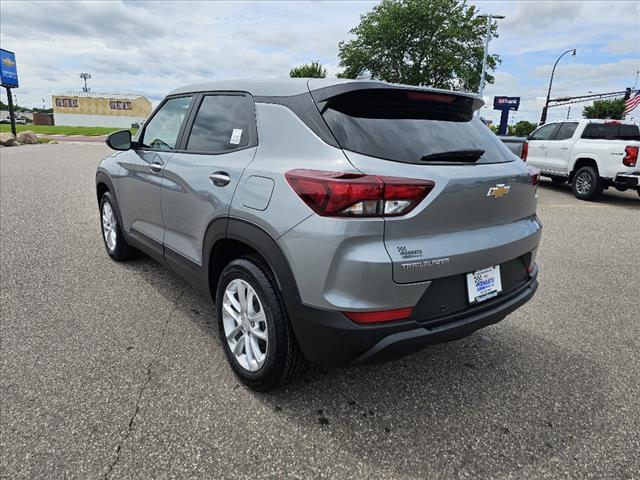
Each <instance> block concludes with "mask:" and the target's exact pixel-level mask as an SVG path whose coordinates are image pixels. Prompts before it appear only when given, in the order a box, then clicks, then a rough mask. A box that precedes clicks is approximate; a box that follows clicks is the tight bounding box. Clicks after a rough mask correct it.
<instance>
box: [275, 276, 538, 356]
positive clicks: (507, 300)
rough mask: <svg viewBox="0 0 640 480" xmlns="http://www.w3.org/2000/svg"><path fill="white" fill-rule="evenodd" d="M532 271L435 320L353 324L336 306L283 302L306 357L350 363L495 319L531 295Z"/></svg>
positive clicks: (406, 350) (450, 336)
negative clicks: (503, 290) (499, 293)
mask: <svg viewBox="0 0 640 480" xmlns="http://www.w3.org/2000/svg"><path fill="white" fill-rule="evenodd" d="M536 277H537V268H536V269H535V270H534V272H533V273H532V274H531V276H530V277H529V280H528V281H527V282H526V283H525V284H524V285H522V286H521V287H520V288H518V289H516V290H515V291H513V292H511V293H510V294H508V295H507V296H505V297H503V298H501V299H500V300H499V301H495V303H492V304H487V305H486V306H485V307H483V308H479V309H476V310H474V311H469V312H463V313H460V314H456V315H451V316H450V317H447V318H442V319H440V320H439V321H438V322H424V321H423V322H421V321H420V319H411V320H409V321H398V322H389V323H388V324H371V325H357V324H355V323H354V322H352V321H350V320H349V319H347V317H345V316H344V315H343V314H342V313H340V312H336V311H329V310H322V309H318V308H314V307H310V306H307V305H303V304H301V303H300V301H299V300H297V299H293V298H291V297H289V298H287V297H285V302H286V303H287V308H288V310H289V313H290V317H291V324H292V327H293V330H294V332H295V335H296V338H297V340H298V343H299V344H300V347H301V349H302V351H303V353H304V355H305V356H306V357H307V359H308V360H309V361H310V362H312V363H317V364H320V365H328V366H332V365H333V366H336V365H345V364H349V365H355V364H361V363H374V362H378V361H385V360H390V359H392V358H397V357H401V356H404V355H407V354H410V353H413V352H416V351H418V350H421V349H422V348H424V347H426V346H428V345H432V344H436V343H442V342H448V341H451V340H456V339H458V338H462V337H465V336H467V335H470V334H471V333H473V332H475V331H476V330H478V329H480V328H483V327H486V326H488V325H491V324H493V323H497V322H499V321H500V320H502V319H504V317H506V316H507V315H509V314H510V313H511V312H513V311H514V310H516V309H517V308H518V307H520V306H521V305H523V304H524V303H526V302H527V301H529V300H530V299H531V298H532V297H533V296H534V294H535V292H536V290H537V288H538V282H537V280H536Z"/></svg>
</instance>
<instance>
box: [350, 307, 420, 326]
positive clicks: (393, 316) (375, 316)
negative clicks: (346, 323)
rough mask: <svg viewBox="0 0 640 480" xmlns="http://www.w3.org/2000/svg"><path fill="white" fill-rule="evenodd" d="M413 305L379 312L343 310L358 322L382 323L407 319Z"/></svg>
mask: <svg viewBox="0 0 640 480" xmlns="http://www.w3.org/2000/svg"><path fill="white" fill-rule="evenodd" d="M411 312H413V308H412V307H407V308H398V309H396V310H379V311H377V312H342V313H344V315H345V316H346V317H347V318H348V319H349V320H352V321H354V322H356V323H360V324H366V323H381V322H392V321H395V320H405V319H407V318H409V317H410V316H411Z"/></svg>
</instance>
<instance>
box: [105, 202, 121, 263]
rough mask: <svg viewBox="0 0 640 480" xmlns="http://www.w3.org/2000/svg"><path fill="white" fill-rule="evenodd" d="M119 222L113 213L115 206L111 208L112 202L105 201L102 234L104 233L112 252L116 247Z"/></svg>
mask: <svg viewBox="0 0 640 480" xmlns="http://www.w3.org/2000/svg"><path fill="white" fill-rule="evenodd" d="M117 223H118V222H117V220H116V216H115V214H114V213H113V208H111V204H110V203H109V202H108V201H107V202H104V205H103V206H102V235H104V241H105V243H106V244H107V248H108V249H109V251H110V252H113V251H114V250H115V249H116V240H117V233H116V226H117Z"/></svg>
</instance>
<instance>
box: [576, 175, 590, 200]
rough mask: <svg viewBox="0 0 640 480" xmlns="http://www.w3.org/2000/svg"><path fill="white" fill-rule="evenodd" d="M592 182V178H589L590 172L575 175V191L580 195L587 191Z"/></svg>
mask: <svg viewBox="0 0 640 480" xmlns="http://www.w3.org/2000/svg"><path fill="white" fill-rule="evenodd" d="M592 182H593V178H591V174H590V173H589V172H582V173H581V174H580V175H578V176H577V177H576V191H577V192H578V193H579V194H580V195H584V194H586V193H589V190H591V184H592Z"/></svg>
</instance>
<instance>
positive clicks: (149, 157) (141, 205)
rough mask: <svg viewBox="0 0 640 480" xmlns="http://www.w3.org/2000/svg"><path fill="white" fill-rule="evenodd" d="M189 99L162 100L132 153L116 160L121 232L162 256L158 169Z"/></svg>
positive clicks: (171, 148) (170, 148)
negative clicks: (118, 166)
mask: <svg viewBox="0 0 640 480" xmlns="http://www.w3.org/2000/svg"><path fill="white" fill-rule="evenodd" d="M192 98H193V97H192V96H190V95H188V96H181V97H173V98H169V99H167V100H165V102H164V103H163V104H162V105H160V107H159V108H158V109H157V110H156V112H155V113H154V114H153V116H152V117H151V118H150V119H149V121H148V122H147V123H146V124H145V126H144V130H143V131H142V132H141V135H140V138H139V139H138V142H137V147H136V149H135V150H130V151H128V152H126V153H125V155H121V156H119V157H118V162H119V163H120V165H121V166H122V167H123V168H122V170H121V171H120V177H119V179H118V204H119V207H120V213H121V215H122V223H123V224H124V229H125V231H126V232H127V233H128V234H129V235H130V236H131V237H133V238H134V239H136V240H138V241H139V242H141V243H142V244H144V245H145V246H146V247H147V248H148V249H149V250H150V252H151V253H155V254H156V256H160V257H162V252H163V249H162V241H163V238H164V225H163V222H162V212H161V209H160V184H161V182H162V169H163V168H164V166H165V164H166V163H167V162H168V161H169V159H170V158H171V156H172V155H173V153H174V151H175V148H176V146H177V143H178V139H179V137H180V132H181V130H182V128H183V126H184V121H185V118H186V115H187V112H188V110H189V106H190V104H191V100H192Z"/></svg>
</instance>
